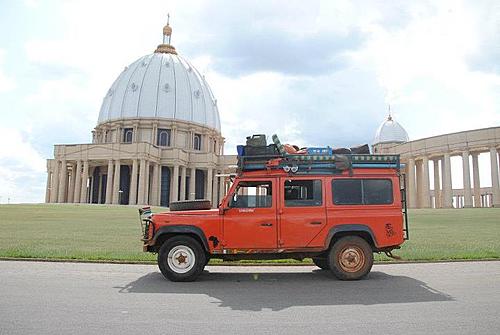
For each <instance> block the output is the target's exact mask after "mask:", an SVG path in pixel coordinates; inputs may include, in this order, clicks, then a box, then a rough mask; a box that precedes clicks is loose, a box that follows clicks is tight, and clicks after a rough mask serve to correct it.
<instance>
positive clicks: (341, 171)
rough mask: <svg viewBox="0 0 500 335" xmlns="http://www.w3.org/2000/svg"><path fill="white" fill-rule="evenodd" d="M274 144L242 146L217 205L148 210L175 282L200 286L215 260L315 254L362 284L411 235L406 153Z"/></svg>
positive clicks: (148, 232)
mask: <svg viewBox="0 0 500 335" xmlns="http://www.w3.org/2000/svg"><path fill="white" fill-rule="evenodd" d="M273 138H274V142H275V143H274V144H272V145H269V146H267V145H266V146H265V148H260V149H258V148H255V147H253V148H251V147H249V146H247V147H246V148H240V149H243V150H239V157H238V171H237V173H236V175H235V176H234V178H233V179H232V185H231V187H230V189H229V192H228V193H227V195H226V196H225V197H224V198H223V199H222V201H220V204H219V206H218V208H217V209H209V208H210V207H211V204H210V202H209V201H205V200H197V201H191V202H177V203H172V204H171V208H170V210H171V211H170V212H165V213H155V214H151V213H150V211H149V209H141V210H140V212H141V214H142V216H141V220H142V223H143V234H144V236H143V239H142V240H143V242H144V246H143V249H144V251H146V252H152V253H157V254H158V265H159V268H160V270H161V272H162V274H163V275H164V276H165V277H166V278H168V279H170V280H172V281H192V280H195V279H196V278H197V276H198V275H200V273H201V272H202V271H203V269H204V267H205V265H206V264H207V263H208V261H209V260H210V259H212V258H218V259H222V260H224V261H236V260H243V259H252V260H263V259H265V260H269V259H280V258H291V259H297V260H303V259H304V258H312V260H313V262H314V264H316V265H317V266H318V267H320V268H321V269H325V270H330V271H332V272H333V274H334V275H335V276H336V277H337V278H339V279H342V280H356V279H361V278H363V277H365V276H366V275H367V274H368V273H369V272H370V269H371V267H372V264H373V253H374V252H375V253H381V252H384V253H386V254H388V255H389V256H392V253H391V251H392V250H394V249H398V248H400V246H401V244H402V243H403V242H404V240H405V239H407V238H408V220H407V216H406V198H405V187H404V185H405V183H404V178H403V175H402V174H401V173H400V167H401V166H400V160H399V156H398V155H371V154H353V153H343V154H338V153H335V151H333V152H332V150H330V149H329V148H327V149H326V150H324V149H321V148H319V149H318V148H316V151H314V150H309V151H305V153H299V151H300V150H299V151H297V152H294V151H293V150H292V152H291V153H290V150H286V148H285V147H284V146H283V145H281V143H280V142H279V140H278V138H277V137H273ZM245 149H246V150H245ZM259 150H260V151H259ZM322 150H323V151H322ZM255 153H257V154H255ZM179 209H184V210H179Z"/></svg>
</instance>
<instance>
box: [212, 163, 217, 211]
mask: <svg viewBox="0 0 500 335" xmlns="http://www.w3.org/2000/svg"><path fill="white" fill-rule="evenodd" d="M212 174H213V183H212V190H213V191H212V208H217V205H218V202H217V192H218V190H219V188H218V187H217V177H216V174H217V171H216V170H212Z"/></svg>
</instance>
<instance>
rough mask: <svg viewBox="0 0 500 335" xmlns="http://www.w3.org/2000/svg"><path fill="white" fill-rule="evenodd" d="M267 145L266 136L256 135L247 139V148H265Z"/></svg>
mask: <svg viewBox="0 0 500 335" xmlns="http://www.w3.org/2000/svg"><path fill="white" fill-rule="evenodd" d="M266 145H267V140H266V135H264V134H257V135H252V136H248V137H247V147H265V146H266Z"/></svg>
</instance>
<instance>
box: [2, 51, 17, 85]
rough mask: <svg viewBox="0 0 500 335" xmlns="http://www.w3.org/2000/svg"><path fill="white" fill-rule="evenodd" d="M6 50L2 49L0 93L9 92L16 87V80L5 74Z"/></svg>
mask: <svg viewBox="0 0 500 335" xmlns="http://www.w3.org/2000/svg"><path fill="white" fill-rule="evenodd" d="M4 64H5V50H3V49H0V93H2V92H8V91H10V90H12V89H14V87H15V83H14V79H12V78H10V77H8V76H7V75H6V74H5V73H4V69H3V67H4V66H5V65H4Z"/></svg>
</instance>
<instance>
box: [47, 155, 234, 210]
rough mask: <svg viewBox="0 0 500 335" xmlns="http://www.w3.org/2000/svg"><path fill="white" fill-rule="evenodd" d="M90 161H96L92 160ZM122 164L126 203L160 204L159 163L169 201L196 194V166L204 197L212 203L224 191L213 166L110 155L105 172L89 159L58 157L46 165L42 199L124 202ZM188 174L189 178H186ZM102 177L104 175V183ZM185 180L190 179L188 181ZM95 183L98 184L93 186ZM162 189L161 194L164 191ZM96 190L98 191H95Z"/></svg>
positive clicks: (221, 195)
mask: <svg viewBox="0 0 500 335" xmlns="http://www.w3.org/2000/svg"><path fill="white" fill-rule="evenodd" d="M93 163H94V164H95V162H93ZM94 164H93V165H94ZM123 166H128V167H129V171H130V172H129V179H127V184H128V187H127V188H128V197H127V198H128V202H127V204H129V205H136V204H138V205H143V204H150V205H155V206H159V205H162V199H161V197H162V167H167V168H168V169H169V178H170V179H169V181H168V183H165V182H164V181H163V184H164V185H165V184H168V185H169V188H168V191H169V192H170V193H169V194H168V202H171V201H178V200H194V199H195V198H196V195H197V194H196V187H197V182H198V183H200V182H201V180H198V181H197V180H196V170H202V171H203V176H204V178H203V179H204V180H203V182H204V185H203V190H204V192H203V193H204V194H203V198H204V199H209V200H211V201H212V204H213V206H214V207H216V206H217V204H218V203H219V201H220V200H221V199H222V197H223V196H224V195H225V192H226V180H225V178H224V177H220V176H219V175H218V173H217V172H218V170H217V169H216V168H200V167H197V166H185V165H181V164H174V165H161V164H160V163H159V162H156V161H153V160H150V159H145V158H142V159H132V160H130V159H128V160H113V159H110V160H108V162H107V168H106V169H105V170H106V173H104V172H103V171H104V169H103V168H104V167H105V166H103V165H102V164H99V165H95V166H90V162H89V160H77V161H67V160H65V159H59V160H54V161H53V162H52V164H50V167H49V169H48V177H47V189H46V199H45V201H46V202H50V203H92V202H97V203H105V204H123V203H124V201H123V200H122V197H123V196H124V195H123V193H124V190H122V189H120V186H121V185H120V180H121V173H122V171H121V170H122V167H123ZM96 168H98V169H99V170H98V176H99V178H97V180H93V175H94V173H93V172H94V171H95V169H96ZM219 171H220V170H219ZM188 176H189V178H187V177H188ZM104 178H106V180H105V183H104ZM163 178H165V176H163ZM186 180H189V184H187V182H186ZM128 181H129V182H128ZM94 183H98V184H97V185H95V187H94ZM122 186H123V185H122ZM165 190H166V188H165ZM165 190H164V193H163V194H165V192H166V191H165ZM95 191H97V194H94V193H95ZM93 199H94V201H93ZM95 199H97V200H95Z"/></svg>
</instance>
